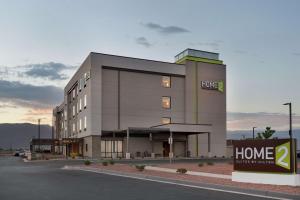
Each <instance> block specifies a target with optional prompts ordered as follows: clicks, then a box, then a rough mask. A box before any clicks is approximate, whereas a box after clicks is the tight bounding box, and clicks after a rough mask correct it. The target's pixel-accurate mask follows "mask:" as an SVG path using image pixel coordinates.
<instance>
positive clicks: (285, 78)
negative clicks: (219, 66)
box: [0, 0, 300, 130]
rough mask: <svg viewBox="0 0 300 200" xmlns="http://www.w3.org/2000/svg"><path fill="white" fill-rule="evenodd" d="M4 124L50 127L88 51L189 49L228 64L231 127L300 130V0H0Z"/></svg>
mask: <svg viewBox="0 0 300 200" xmlns="http://www.w3.org/2000/svg"><path fill="white" fill-rule="evenodd" d="M0 5H1V6H0V30H1V31H0V123H23V122H30V123H36V122H37V119H38V118H41V119H42V123H47V124H51V117H52V108H53V107H54V106H55V105H57V104H59V103H60V102H62V100H63V88H64V86H65V85H66V83H67V82H68V80H69V79H70V77H71V76H72V75H73V74H74V72H75V71H76V69H77V68H78V67H79V66H80V64H81V63H82V62H83V60H84V59H85V58H86V57H87V56H88V54H89V52H92V51H93V52H101V53H107V54H114V55H123V56H130V57H137V58H146V59H152V60H161V61H167V62H173V61H174V56H175V55H176V54H178V53H179V52H181V51H182V50H184V49H186V48H194V49H200V50H205V51H213V52H217V53H219V54H220V59H221V60H223V61H224V63H225V64H226V65H227V112H228V114H227V116H228V117H227V128H228V129H229V130H248V129H251V128H252V126H257V127H259V129H264V128H265V127H266V126H272V128H274V129H276V130H286V129H287V128H288V127H287V125H288V108H287V106H283V105H282V104H283V103H286V102H292V103H293V115H294V116H293V119H294V120H293V126H294V127H295V128H300V92H299V81H298V79H299V75H300V39H299V35H300V26H299V19H300V12H299V8H300V1H297V0H281V1H280V0H264V1H261V0H251V1H239V0H228V1H219V0H195V1H192V0H190V1H182V0H181V1H177V0H172V1H171V0H170V1H168V0H165V1H162V0H159V1H158V0H151V1H145V0H127V1H116V0H110V1H100V0H99V1H92V0H84V1H83V0H51V1H50V0H48V1H46V0H27V1H17V0H7V1H4V0H0Z"/></svg>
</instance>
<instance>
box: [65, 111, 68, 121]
mask: <svg viewBox="0 0 300 200" xmlns="http://www.w3.org/2000/svg"><path fill="white" fill-rule="evenodd" d="M67 119H68V118H67V111H66V110H65V120H67Z"/></svg>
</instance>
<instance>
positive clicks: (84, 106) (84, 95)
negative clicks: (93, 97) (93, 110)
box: [83, 94, 86, 108]
mask: <svg viewBox="0 0 300 200" xmlns="http://www.w3.org/2000/svg"><path fill="white" fill-rule="evenodd" d="M83 103H84V104H83V105H84V108H86V94H85V95H84V102H83Z"/></svg>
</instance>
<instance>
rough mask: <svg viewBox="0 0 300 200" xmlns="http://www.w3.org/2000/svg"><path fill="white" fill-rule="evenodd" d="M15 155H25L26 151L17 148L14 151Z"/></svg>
mask: <svg viewBox="0 0 300 200" xmlns="http://www.w3.org/2000/svg"><path fill="white" fill-rule="evenodd" d="M14 156H20V157H24V156H25V151H24V150H16V151H15V153H14Z"/></svg>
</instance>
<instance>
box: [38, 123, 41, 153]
mask: <svg viewBox="0 0 300 200" xmlns="http://www.w3.org/2000/svg"><path fill="white" fill-rule="evenodd" d="M38 139H39V152H40V151H41V119H38Z"/></svg>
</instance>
